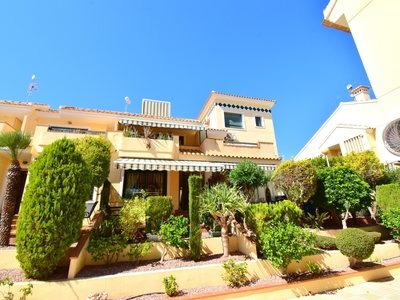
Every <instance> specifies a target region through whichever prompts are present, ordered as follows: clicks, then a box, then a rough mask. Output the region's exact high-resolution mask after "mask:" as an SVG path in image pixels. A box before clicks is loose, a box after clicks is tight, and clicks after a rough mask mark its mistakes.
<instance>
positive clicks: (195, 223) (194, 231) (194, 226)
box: [189, 175, 203, 260]
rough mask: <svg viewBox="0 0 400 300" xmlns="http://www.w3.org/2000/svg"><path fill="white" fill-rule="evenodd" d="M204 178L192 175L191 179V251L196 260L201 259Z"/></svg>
mask: <svg viewBox="0 0 400 300" xmlns="http://www.w3.org/2000/svg"><path fill="white" fill-rule="evenodd" d="M202 183H203V178H202V177H201V176H196V175H192V176H190V177H189V217H190V228H189V229H190V230H189V249H190V256H191V257H192V258H193V259H194V260H199V259H200V257H201V246H202V241H201V229H200V199H199V196H200V193H201V186H202Z"/></svg>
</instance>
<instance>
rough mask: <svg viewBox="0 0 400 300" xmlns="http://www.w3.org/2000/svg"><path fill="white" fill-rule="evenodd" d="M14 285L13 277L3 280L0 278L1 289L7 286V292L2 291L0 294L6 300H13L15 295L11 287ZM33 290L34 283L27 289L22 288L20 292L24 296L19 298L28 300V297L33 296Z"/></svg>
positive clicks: (29, 284)
mask: <svg viewBox="0 0 400 300" xmlns="http://www.w3.org/2000/svg"><path fill="white" fill-rule="evenodd" d="M13 285H14V281H13V280H12V279H11V277H9V276H6V277H3V278H0V287H1V286H5V287H6V289H7V290H6V291H2V290H0V294H1V295H2V296H3V299H4V300H13V299H14V297H15V295H14V293H13V292H11V287H12V286H13ZM32 289H33V285H32V283H28V285H27V286H26V287H23V288H21V289H20V290H19V291H20V292H21V293H22V295H21V296H20V297H19V300H26V297H27V296H29V295H32Z"/></svg>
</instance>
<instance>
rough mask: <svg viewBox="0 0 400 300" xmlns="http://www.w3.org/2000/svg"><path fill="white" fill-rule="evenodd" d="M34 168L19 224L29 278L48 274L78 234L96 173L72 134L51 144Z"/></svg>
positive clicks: (19, 245) (21, 251) (22, 260)
mask: <svg viewBox="0 0 400 300" xmlns="http://www.w3.org/2000/svg"><path fill="white" fill-rule="evenodd" d="M29 171H30V173H29V183H28V186H27V188H26V191H25V195H24V199H23V201H22V205H21V211H20V214H19V218H18V223H17V258H18V260H19V261H20V264H21V268H22V269H23V271H24V273H25V275H26V276H27V277H31V278H36V279H45V278H47V277H48V276H49V275H51V273H52V272H53V271H54V270H55V268H56V267H57V264H58V263H59V261H60V260H61V258H62V257H63V256H64V254H65V252H66V250H67V249H68V248H69V246H70V245H71V244H72V243H73V242H74V241H75V240H76V239H77V238H78V237H79V234H80V229H81V227H82V220H83V218H84V214H85V201H86V200H87V199H89V196H90V182H91V178H90V176H88V174H89V172H88V169H87V166H86V164H85V162H84V160H83V158H82V155H81V154H80V153H79V152H78V151H77V150H76V148H75V145H74V143H73V142H72V141H71V140H67V139H62V140H58V141H56V142H54V143H52V144H51V145H49V146H47V147H46V148H45V149H44V151H43V153H42V154H41V155H40V156H39V157H38V159H37V160H36V161H35V162H34V163H33V164H32V166H31V167H30V169H29Z"/></svg>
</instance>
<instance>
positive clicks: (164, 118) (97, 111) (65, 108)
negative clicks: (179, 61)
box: [60, 106, 201, 124]
mask: <svg viewBox="0 0 400 300" xmlns="http://www.w3.org/2000/svg"><path fill="white" fill-rule="evenodd" d="M61 109H63V110H72V111H84V112H94V113H104V114H113V115H118V116H120V117H123V118H129V117H141V118H146V119H152V120H154V119H156V120H164V121H178V122H187V123H198V124H201V122H200V121H199V120H197V119H185V118H176V117H165V116H153V115H143V114H138V113H129V112H120V111H112V110H103V109H93V108H81V107H75V106H60V110H61Z"/></svg>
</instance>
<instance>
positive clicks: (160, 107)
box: [142, 99, 171, 117]
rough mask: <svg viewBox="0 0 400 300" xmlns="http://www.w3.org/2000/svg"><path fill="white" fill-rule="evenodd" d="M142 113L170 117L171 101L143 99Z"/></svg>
mask: <svg viewBox="0 0 400 300" xmlns="http://www.w3.org/2000/svg"><path fill="white" fill-rule="evenodd" d="M142 114H143V115H150V116H160V117H170V116H171V102H169V101H160V100H152V99H142Z"/></svg>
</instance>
